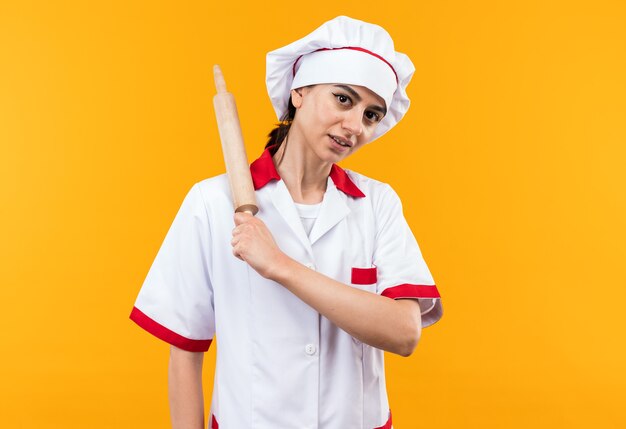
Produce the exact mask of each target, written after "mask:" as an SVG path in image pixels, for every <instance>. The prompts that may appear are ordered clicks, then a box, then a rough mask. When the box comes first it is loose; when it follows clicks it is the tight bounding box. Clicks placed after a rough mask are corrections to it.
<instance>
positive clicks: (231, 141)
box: [213, 65, 259, 215]
mask: <svg viewBox="0 0 626 429" xmlns="http://www.w3.org/2000/svg"><path fill="white" fill-rule="evenodd" d="M213 76H214V78H215V89H217V94H215V97H213V106H214V107H215V116H216V117H217V128H218V129H219V132H220V140H221V141H222V152H223V153H224V163H225V164H226V172H227V173H228V182H229V183H230V191H231V193H232V196H233V204H234V206H235V212H248V213H250V214H252V215H255V214H256V213H257V212H258V211H259V208H258V207H257V205H256V198H255V197H254V186H253V185H252V176H250V166H249V165H248V157H247V156H246V148H245V147H244V145H243V136H242V134H241V126H240V125H239V115H238V114H237V105H236V104H235V97H234V96H233V94H231V93H230V92H228V91H227V90H226V82H225V81H224V75H223V74H222V70H220V67H219V66H218V65H215V66H213Z"/></svg>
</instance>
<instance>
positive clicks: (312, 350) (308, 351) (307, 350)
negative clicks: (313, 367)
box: [304, 344, 317, 356]
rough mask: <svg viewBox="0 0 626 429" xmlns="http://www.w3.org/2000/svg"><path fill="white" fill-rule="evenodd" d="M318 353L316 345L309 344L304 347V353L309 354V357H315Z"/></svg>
mask: <svg viewBox="0 0 626 429" xmlns="http://www.w3.org/2000/svg"><path fill="white" fill-rule="evenodd" d="M316 351H317V348H316V347H315V344H307V345H306V346H305V347H304V352H305V353H306V354H308V355H309V356H313V355H314V354H315V352H316Z"/></svg>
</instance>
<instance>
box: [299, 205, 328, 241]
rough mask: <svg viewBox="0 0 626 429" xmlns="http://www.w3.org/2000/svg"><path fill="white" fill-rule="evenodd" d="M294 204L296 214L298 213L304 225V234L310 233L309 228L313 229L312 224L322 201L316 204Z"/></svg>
mask: <svg viewBox="0 0 626 429" xmlns="http://www.w3.org/2000/svg"><path fill="white" fill-rule="evenodd" d="M294 204H295V205H296V209H297V210H298V214H299V215H300V219H301V220H302V225H303V226H304V230H305V231H306V235H311V230H312V229H313V225H314V224H315V219H317V215H318V214H319V212H320V207H321V206H322V203H317V204H300V203H294Z"/></svg>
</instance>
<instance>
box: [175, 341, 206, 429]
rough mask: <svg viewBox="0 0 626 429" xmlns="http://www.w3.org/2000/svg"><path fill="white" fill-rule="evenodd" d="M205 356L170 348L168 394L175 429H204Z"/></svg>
mask: <svg viewBox="0 0 626 429" xmlns="http://www.w3.org/2000/svg"><path fill="white" fill-rule="evenodd" d="M203 358H204V353H194V352H187V351H184V350H181V349H178V348H176V347H174V346H172V347H171V348H170V361H169V369H168V394H169V402H170V416H171V420H172V428H173V429H204V395H203V393H202V362H203Z"/></svg>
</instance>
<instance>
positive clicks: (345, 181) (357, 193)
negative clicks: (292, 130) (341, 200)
mask: <svg viewBox="0 0 626 429" xmlns="http://www.w3.org/2000/svg"><path fill="white" fill-rule="evenodd" d="M250 173H251V174H252V183H253V184H254V190H255V191H257V190H259V189H261V188H262V187H263V186H265V185H267V184H268V183H269V182H270V181H272V180H281V179H280V175H279V174H278V171H276V166H274V161H273V160H272V154H271V153H270V150H269V149H265V150H264V151H263V153H262V154H261V156H260V157H259V158H258V159H257V160H255V161H254V162H253V163H252V164H251V165H250ZM330 178H331V179H332V180H333V183H334V184H335V186H336V187H337V189H339V190H340V191H342V192H343V193H344V194H346V195H350V196H351V197H354V198H362V197H364V196H365V194H364V193H363V192H361V190H360V189H359V188H358V187H357V186H356V185H355V184H354V182H353V181H352V179H350V177H349V176H348V173H346V172H345V170H343V169H342V168H341V167H339V166H338V165H337V164H333V165H332V167H331V168H330Z"/></svg>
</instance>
